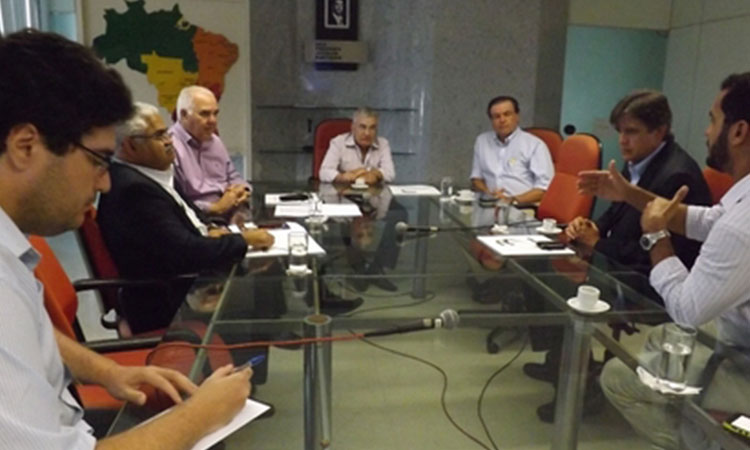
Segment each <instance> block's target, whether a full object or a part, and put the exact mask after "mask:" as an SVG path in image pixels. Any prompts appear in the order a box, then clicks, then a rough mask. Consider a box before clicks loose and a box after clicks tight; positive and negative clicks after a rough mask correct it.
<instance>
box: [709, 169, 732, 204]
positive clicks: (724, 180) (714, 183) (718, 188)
mask: <svg viewBox="0 0 750 450" xmlns="http://www.w3.org/2000/svg"><path fill="white" fill-rule="evenodd" d="M703 178H704V179H705V180H706V184H708V190H709V191H711V201H712V202H713V203H714V204H717V203H719V201H720V200H721V197H723V196H724V194H726V193H727V191H728V190H729V188H731V187H732V184H734V180H732V177H731V176H729V175H728V174H726V173H722V172H719V171H718V170H716V169H712V168H711V167H706V168H704V169H703Z"/></svg>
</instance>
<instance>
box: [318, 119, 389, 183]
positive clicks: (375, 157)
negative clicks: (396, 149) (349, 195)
mask: <svg viewBox="0 0 750 450" xmlns="http://www.w3.org/2000/svg"><path fill="white" fill-rule="evenodd" d="M395 178H396V170H395V169H394V167H393V159H392V157H391V147H390V145H389V144H388V140H387V139H386V138H384V137H380V136H378V114H377V112H375V111H373V110H371V109H369V108H360V109H358V110H357V111H355V112H354V115H353V116H352V130H351V132H349V133H343V134H340V135H338V136H336V137H335V138H333V139H331V143H330V145H329V147H328V151H327V152H326V156H325V158H323V163H322V164H321V166H320V181H323V182H326V183H331V182H333V183H341V184H351V183H354V182H355V181H357V180H358V179H362V180H363V181H364V182H365V183H366V184H368V185H373V184H378V183H383V182H385V183H390V182H392V181H393V180H394V179H395Z"/></svg>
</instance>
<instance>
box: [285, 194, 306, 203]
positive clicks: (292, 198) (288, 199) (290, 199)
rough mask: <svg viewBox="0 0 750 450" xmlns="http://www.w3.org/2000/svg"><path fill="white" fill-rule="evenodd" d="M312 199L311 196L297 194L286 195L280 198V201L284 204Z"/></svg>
mask: <svg viewBox="0 0 750 450" xmlns="http://www.w3.org/2000/svg"><path fill="white" fill-rule="evenodd" d="M309 198H310V195H309V194H305V193H304V192H295V193H293V194H284V195H281V196H279V200H281V201H282V202H296V201H302V200H307V199H309Z"/></svg>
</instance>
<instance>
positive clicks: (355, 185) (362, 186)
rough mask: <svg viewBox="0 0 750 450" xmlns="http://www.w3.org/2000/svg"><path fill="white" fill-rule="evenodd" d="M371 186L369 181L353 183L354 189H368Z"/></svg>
mask: <svg viewBox="0 0 750 450" xmlns="http://www.w3.org/2000/svg"><path fill="white" fill-rule="evenodd" d="M369 187H370V185H368V184H367V183H362V184H357V183H352V189H367V188H369Z"/></svg>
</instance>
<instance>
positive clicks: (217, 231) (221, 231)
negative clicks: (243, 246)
mask: <svg viewBox="0 0 750 450" xmlns="http://www.w3.org/2000/svg"><path fill="white" fill-rule="evenodd" d="M227 234H232V232H231V231H229V230H228V229H226V228H211V229H210V230H208V237H212V238H218V237H221V236H224V235H227Z"/></svg>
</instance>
